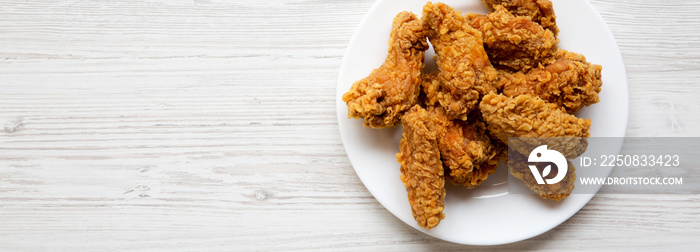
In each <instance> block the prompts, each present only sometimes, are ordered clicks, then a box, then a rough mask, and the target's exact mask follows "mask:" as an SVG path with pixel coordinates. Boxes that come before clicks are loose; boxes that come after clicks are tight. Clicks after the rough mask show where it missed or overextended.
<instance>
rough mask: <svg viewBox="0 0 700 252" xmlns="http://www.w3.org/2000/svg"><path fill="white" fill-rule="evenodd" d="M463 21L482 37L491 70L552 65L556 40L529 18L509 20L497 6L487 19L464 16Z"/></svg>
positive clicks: (502, 8)
mask: <svg viewBox="0 0 700 252" xmlns="http://www.w3.org/2000/svg"><path fill="white" fill-rule="evenodd" d="M466 18H467V19H468V20H469V23H470V24H471V26H472V27H474V28H476V29H477V30H480V31H481V32H483V33H484V47H485V48H486V53H487V54H488V56H489V59H490V60H491V64H493V65H494V66H498V67H507V68H509V69H512V70H516V71H519V70H524V69H530V68H533V67H537V65H539V64H550V63H552V62H554V53H555V52H556V51H557V44H558V43H559V39H557V38H556V37H555V36H554V34H553V33H552V32H551V31H549V30H545V29H544V28H542V26H540V25H539V24H537V23H535V22H533V21H532V20H530V18H527V17H516V16H513V14H511V13H510V12H508V11H507V10H506V9H505V8H504V7H503V6H501V5H496V6H494V11H493V12H491V13H489V14H488V15H482V14H476V13H468V14H467V16H466Z"/></svg>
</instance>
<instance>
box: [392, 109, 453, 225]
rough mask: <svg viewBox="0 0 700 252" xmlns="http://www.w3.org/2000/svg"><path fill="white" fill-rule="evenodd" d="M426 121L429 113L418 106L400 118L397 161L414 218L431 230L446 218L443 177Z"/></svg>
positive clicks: (438, 156)
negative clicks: (401, 130) (400, 134)
mask: <svg viewBox="0 0 700 252" xmlns="http://www.w3.org/2000/svg"><path fill="white" fill-rule="evenodd" d="M427 121H428V112H427V111H426V110H425V109H423V108H422V107H420V105H415V106H414V107H413V108H411V109H410V110H409V111H407V112H406V113H405V114H404V115H403V117H401V126H402V127H403V135H402V137H401V143H400V148H399V149H400V152H399V153H398V154H396V160H398V161H399V164H400V165H401V181H402V182H403V184H404V186H405V187H406V191H407V192H408V201H409V203H410V204H411V211H412V213H413V218H414V219H415V220H416V222H417V223H418V225H419V226H421V227H424V228H428V229H430V228H434V227H436V226H437V225H438V224H440V221H441V220H442V219H444V218H445V214H443V213H442V211H443V209H444V207H445V203H444V199H445V177H444V169H443V167H442V161H440V150H439V149H438V144H437V139H436V135H435V133H434V132H431V131H430V130H429V129H428V127H427V126H426V124H425V122H427Z"/></svg>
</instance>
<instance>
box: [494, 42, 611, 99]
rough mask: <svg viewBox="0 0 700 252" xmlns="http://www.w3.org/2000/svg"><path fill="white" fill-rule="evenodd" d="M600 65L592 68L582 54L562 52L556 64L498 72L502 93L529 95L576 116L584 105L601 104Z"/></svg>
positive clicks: (559, 52) (601, 82)
mask: <svg viewBox="0 0 700 252" xmlns="http://www.w3.org/2000/svg"><path fill="white" fill-rule="evenodd" d="M602 69H603V67H601V66H600V65H592V64H591V63H588V62H587V61H586V57H584V56H583V55H581V54H578V53H573V52H568V51H566V50H563V49H559V50H558V51H557V53H556V61H555V62H554V63H552V64H549V65H546V66H539V67H537V68H534V69H531V70H530V71H527V72H516V73H510V72H507V71H500V72H499V83H500V86H502V87H503V94H505V95H508V96H518V95H521V94H530V95H535V96H539V97H540V98H542V99H543V100H545V101H547V102H549V103H554V104H557V105H559V106H560V107H563V108H565V109H566V112H569V113H576V112H577V111H579V110H580V109H581V108H583V107H584V106H589V105H591V104H594V103H597V102H598V101H600V99H599V98H598V93H600V91H601V86H602V85H603V81H602V75H601V71H602Z"/></svg>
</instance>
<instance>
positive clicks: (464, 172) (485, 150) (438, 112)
mask: <svg viewBox="0 0 700 252" xmlns="http://www.w3.org/2000/svg"><path fill="white" fill-rule="evenodd" d="M427 110H428V118H427V121H426V122H425V123H426V125H427V126H428V129H429V130H430V132H433V133H435V136H436V138H437V143H438V149H439V150H440V157H441V159H442V164H443V166H444V167H445V171H446V174H447V178H448V180H450V182H452V183H453V184H455V185H463V186H465V187H467V188H474V187H475V186H477V185H479V184H481V182H482V181H484V180H485V179H486V178H487V177H488V176H489V175H490V174H492V173H494V172H495V171H496V167H497V166H498V159H495V158H494V156H496V154H497V153H496V152H495V149H494V148H493V146H492V145H491V140H490V139H489V137H488V135H486V126H485V125H484V123H483V122H481V120H480V119H477V118H476V114H477V113H476V112H477V111H474V112H472V113H471V114H470V115H469V118H468V121H460V120H452V119H450V118H449V117H448V115H447V113H446V112H445V109H444V108H442V107H440V106H434V107H428V109H427Z"/></svg>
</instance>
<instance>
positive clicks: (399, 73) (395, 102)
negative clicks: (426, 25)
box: [343, 12, 428, 128]
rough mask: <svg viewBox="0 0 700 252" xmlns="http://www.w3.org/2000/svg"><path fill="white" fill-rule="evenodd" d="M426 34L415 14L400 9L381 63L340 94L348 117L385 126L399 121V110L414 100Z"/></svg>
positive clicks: (417, 88) (366, 124) (425, 47)
mask: <svg viewBox="0 0 700 252" xmlns="http://www.w3.org/2000/svg"><path fill="white" fill-rule="evenodd" d="M426 49H428V43H427V41H426V33H425V30H424V29H423V25H422V23H421V21H420V20H419V19H418V18H417V17H416V15H415V14H413V13H410V12H401V13H399V14H398V15H397V16H396V17H395V18H394V22H393V27H392V30H391V34H390V38H389V52H388V54H387V57H386V60H385V61H384V63H383V64H382V65H381V66H380V67H379V68H377V69H375V70H373V71H372V73H370V75H369V76H368V77H366V78H364V79H361V80H359V81H357V82H355V83H354V84H353V85H352V87H351V88H350V90H349V91H348V92H346V93H345V94H344V95H343V101H344V102H345V103H346V104H347V106H348V118H362V119H364V125H365V126H368V127H372V128H387V127H392V126H395V125H397V124H398V123H399V118H400V117H401V115H402V113H403V112H404V111H406V110H408V109H410V108H411V107H412V106H413V105H415V104H416V103H417V102H418V94H419V92H420V87H419V86H420V79H421V77H420V76H421V73H422V71H423V65H424V64H423V58H424V52H425V50H426Z"/></svg>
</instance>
